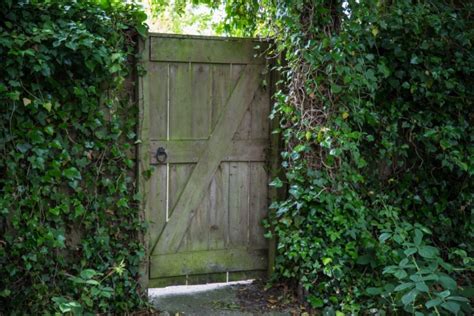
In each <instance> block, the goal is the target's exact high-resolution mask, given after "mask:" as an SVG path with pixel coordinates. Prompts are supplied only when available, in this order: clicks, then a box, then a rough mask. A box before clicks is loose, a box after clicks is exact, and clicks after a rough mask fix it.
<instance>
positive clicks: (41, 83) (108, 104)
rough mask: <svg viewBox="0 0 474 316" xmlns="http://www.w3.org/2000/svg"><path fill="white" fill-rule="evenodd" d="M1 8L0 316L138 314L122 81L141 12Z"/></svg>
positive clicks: (123, 6) (110, 7)
mask: <svg viewBox="0 0 474 316" xmlns="http://www.w3.org/2000/svg"><path fill="white" fill-rule="evenodd" d="M0 12H1V13H0V16H1V18H0V104H1V106H0V280H1V282H0V314H32V315H42V314H51V313H54V312H74V311H75V312H77V311H81V312H94V313H99V312H108V313H123V312H127V311H131V310H134V309H136V308H137V306H140V305H141V304H143V301H142V297H141V295H142V294H141V293H142V292H141V289H140V287H139V285H138V282H137V280H138V277H139V275H138V273H139V271H138V269H139V263H140V261H141V260H142V258H143V256H144V250H143V245H142V244H141V243H140V241H139V234H141V232H142V231H143V229H144V225H143V223H142V222H141V220H140V218H139V207H138V201H137V199H136V198H135V196H136V195H135V194H134V192H135V191H136V189H135V176H134V165H135V162H134V150H135V149H134V145H133V144H134V142H135V141H136V136H135V126H136V122H137V109H136V105H135V103H134V100H133V91H134V87H133V85H132V84H131V81H130V80H129V79H127V78H129V76H130V75H131V74H132V72H133V71H134V62H133V60H134V54H135V49H136V40H137V39H138V35H140V34H141V35H143V34H145V32H146V27H145V25H144V24H143V21H144V19H145V18H146V16H145V15H144V13H143V12H142V11H141V9H140V7H139V6H138V5H136V4H134V3H133V2H130V1H128V2H124V1H119V0H108V1H104V0H101V1H98V0H97V1H93V0H84V1H72V0H71V1H69V0H67V1H63V0H61V1H59V0H58V1H55V0H48V1H39V0H28V1H27V0H6V1H0ZM91 269H93V270H91ZM118 271H120V273H118ZM111 272H113V273H111ZM72 275H79V277H71V276H72ZM101 276H103V277H101ZM105 277H106V278H105ZM98 278H100V279H98ZM81 280H82V281H81ZM80 281H81V282H80Z"/></svg>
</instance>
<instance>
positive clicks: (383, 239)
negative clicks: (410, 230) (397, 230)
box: [379, 233, 392, 243]
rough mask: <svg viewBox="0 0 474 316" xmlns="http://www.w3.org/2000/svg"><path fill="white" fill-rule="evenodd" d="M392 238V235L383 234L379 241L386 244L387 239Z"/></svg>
mask: <svg viewBox="0 0 474 316" xmlns="http://www.w3.org/2000/svg"><path fill="white" fill-rule="evenodd" d="M391 236H392V234H391V233H382V234H381V235H380V236H379V240H380V242H382V243H383V242H385V241H386V240H387V239H389V238H390V237H391Z"/></svg>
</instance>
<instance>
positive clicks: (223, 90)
mask: <svg viewBox="0 0 474 316" xmlns="http://www.w3.org/2000/svg"><path fill="white" fill-rule="evenodd" d="M230 71H231V66H230V65H212V100H211V129H214V127H215V126H216V123H217V120H218V119H219V116H220V115H221V113H222V110H223V108H224V106H225V104H226V102H227V98H228V97H229V95H230V92H231V88H232V87H233V86H232V87H231V81H230ZM232 84H234V82H232Z"/></svg>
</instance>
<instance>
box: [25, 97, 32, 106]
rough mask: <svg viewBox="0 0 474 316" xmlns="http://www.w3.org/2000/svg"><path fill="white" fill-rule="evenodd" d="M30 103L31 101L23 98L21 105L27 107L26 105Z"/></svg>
mask: <svg viewBox="0 0 474 316" xmlns="http://www.w3.org/2000/svg"><path fill="white" fill-rule="evenodd" d="M30 103H31V100H30V99H28V98H23V105H24V106H27V105H28V104H30Z"/></svg>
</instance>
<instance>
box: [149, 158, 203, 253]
mask: <svg viewBox="0 0 474 316" xmlns="http://www.w3.org/2000/svg"><path fill="white" fill-rule="evenodd" d="M194 166H195V164H171V165H170V167H169V189H168V191H169V200H168V218H171V217H172V216H173V209H174V207H175V205H176V203H177V202H178V200H179V197H180V195H181V193H182V192H183V189H184V187H185V186H186V183H187V182H188V180H189V177H190V176H191V173H192V171H193V169H194ZM161 231H162V230H160V232H161ZM153 246H154V245H153ZM171 246H172V245H170V248H171ZM176 246H177V245H176ZM165 253H167V249H164V250H163V251H162V252H159V250H158V249H155V250H154V251H153V253H152V255H156V254H165Z"/></svg>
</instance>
